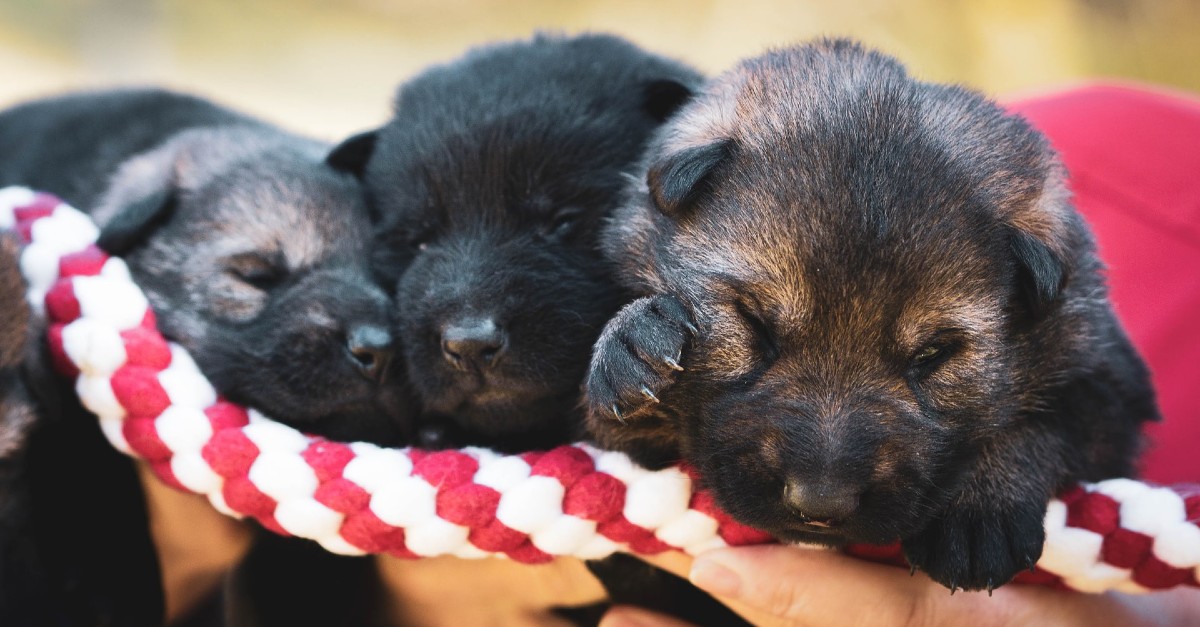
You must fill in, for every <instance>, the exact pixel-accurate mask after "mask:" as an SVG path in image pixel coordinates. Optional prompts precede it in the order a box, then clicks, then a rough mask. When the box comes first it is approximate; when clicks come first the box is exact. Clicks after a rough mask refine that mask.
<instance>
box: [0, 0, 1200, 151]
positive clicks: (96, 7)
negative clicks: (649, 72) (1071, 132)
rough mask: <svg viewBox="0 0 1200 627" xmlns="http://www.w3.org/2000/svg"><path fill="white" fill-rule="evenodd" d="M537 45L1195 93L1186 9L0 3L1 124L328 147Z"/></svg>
mask: <svg viewBox="0 0 1200 627" xmlns="http://www.w3.org/2000/svg"><path fill="white" fill-rule="evenodd" d="M536 29H549V30H560V31H566V32H579V31H584V30H597V31H611V32H615V33H619V34H622V35H625V36H627V37H629V38H630V39H633V40H634V41H636V42H637V43H639V44H641V45H643V46H645V47H647V48H650V49H652V50H655V51H658V52H662V53H665V54H668V55H672V56H675V57H677V58H680V59H683V60H685V61H688V62H691V63H693V64H695V65H697V66H699V67H700V68H702V69H704V70H706V71H709V72H717V71H720V70H721V69H723V68H725V67H727V66H729V65H730V64H731V63H733V62H734V61H735V60H737V59H739V58H742V57H746V56H751V55H755V54H757V53H759V52H761V51H762V50H764V49H765V48H767V47H769V46H777V45H783V44H787V43H790V42H795V41H800V40H804V39H806V38H810V37H813V36H817V35H850V36H853V37H857V38H859V39H862V40H864V41H866V42H867V43H869V44H871V45H873V46H876V47H879V48H882V49H883V50H885V51H887V52H890V53H892V54H894V55H896V56H898V57H900V58H901V59H902V60H903V61H905V62H906V63H907V64H908V65H909V67H910V68H911V70H912V71H913V72H914V73H915V74H916V75H918V76H920V77H923V78H927V79H931V80H938V81H953V82H961V83H966V84H969V85H972V86H975V87H977V88H980V89H982V90H984V91H986V92H988V93H990V94H993V95H998V96H1011V95H1013V94H1019V93H1026V92H1029V91H1036V90H1041V89H1047V88H1050V87H1053V86H1058V85H1062V84H1065V83H1069V82H1073V81H1078V80H1081V79H1086V78H1092V77H1118V78H1129V79H1134V80H1140V81H1147V82H1154V83H1160V84H1163V85H1167V86H1171V87H1175V88H1181V89H1186V90H1190V91H1197V92H1200V1H1196V0H976V1H973V2H968V1H965V0H964V1H956V0H905V1H900V0H891V1H889V0H793V1H772V2H754V1H751V0H667V1H664V2H649V1H640V0H618V1H611V2H602V1H579V2H568V1H566V0H407V1H396V0H342V1H340V2H334V1H320V0H241V1H218V0H157V1H152V0H0V106H6V105H8V104H11V103H14V102H17V101H19V100H22V99H26V98H30V97H34V96H39V95H45V94H49V93H55V92H59V91H63V90H67V89H74V88H80V87H94V86H109V85H117V84H122V85H123V84H139V83H156V84H162V85H167V86H171V87H176V88H181V89H187V90H191V91H195V92H198V93H201V94H204V95H207V96H210V97H213V98H216V99H218V100H220V101H223V102H225V103H227V104H231V105H234V106H237V107H241V108H243V109H246V110H249V111H251V112H254V113H257V114H259V115H263V116H266V117H268V118H269V119H272V120H275V121H278V122H282V123H284V124H285V125H287V126H289V127H291V128H293V129H296V130H302V131H306V132H308V133H310V134H314V135H317V136H320V137H324V138H327V139H337V138H339V137H341V136H343V135H345V134H347V133H350V132H353V131H356V130H360V129H363V128H366V127H369V126H372V125H374V124H377V123H379V122H381V121H382V120H383V119H384V118H385V117H386V115H387V108H388V100H389V96H390V94H391V92H392V90H393V88H394V87H395V85H396V84H397V83H398V82H399V81H401V80H403V79H404V78H405V77H407V76H410V75H412V74H413V73H415V72H417V71H418V70H419V69H420V68H422V67H423V66H425V65H427V64H430V63H435V62H439V61H446V60H449V59H452V58H454V57H455V56H457V55H458V54H460V53H461V52H462V51H463V50H465V49H466V48H468V47H469V46H471V45H473V44H478V43H481V42H486V41H492V40H497V39H507V38H514V37H523V36H526V35H528V34H529V33H531V32H532V31H534V30H536Z"/></svg>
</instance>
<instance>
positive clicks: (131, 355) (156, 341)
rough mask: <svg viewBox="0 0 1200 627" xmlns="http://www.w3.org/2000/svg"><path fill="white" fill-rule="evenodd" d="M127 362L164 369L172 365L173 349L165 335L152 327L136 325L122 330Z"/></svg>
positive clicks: (133, 364)
mask: <svg viewBox="0 0 1200 627" xmlns="http://www.w3.org/2000/svg"><path fill="white" fill-rule="evenodd" d="M121 342H122V343H123V344H124V345H125V363H126V364H129V365H132V366H144V367H146V368H152V369H154V370H163V369H165V368H166V367H167V366H169V365H171V349H170V347H168V346H167V341H166V340H165V339H163V336H162V335H160V334H159V333H157V332H156V331H153V330H151V329H146V328H143V327H134V328H132V329H126V330H124V331H121Z"/></svg>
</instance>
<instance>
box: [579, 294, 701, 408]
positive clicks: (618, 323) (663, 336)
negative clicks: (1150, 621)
mask: <svg viewBox="0 0 1200 627" xmlns="http://www.w3.org/2000/svg"><path fill="white" fill-rule="evenodd" d="M695 333H696V327H695V326H694V325H693V324H692V321H691V316H690V315H689V314H688V312H687V310H686V309H684V307H683V304H682V303H680V302H679V301H678V300H677V299H676V298H675V297H674V296H669V295H666V294H659V295H657V296H651V297H648V298H640V299H638V300H635V301H633V302H632V303H630V304H628V305H626V306H625V307H624V308H623V309H621V311H619V312H617V315H616V316H615V317H614V318H613V319H612V320H610V321H609V323H608V325H607V326H605V327H604V332H603V333H602V334H601V335H600V339H599V340H598V341H597V342H596V348H595V350H594V351H593V353H592V364H591V367H590V369H589V370H588V377H587V403H588V409H589V410H590V411H591V413H592V415H597V416H607V417H611V418H618V419H621V420H624V419H625V418H627V417H630V416H634V415H636V414H638V413H639V412H642V411H646V410H649V409H651V408H652V407H653V406H654V405H657V404H658V403H659V397H660V396H661V395H662V393H663V392H664V391H665V390H666V389H667V388H668V387H670V386H671V384H672V383H674V382H675V376H676V374H678V373H679V372H680V371H682V370H683V367H682V366H680V365H679V363H680V360H681V359H682V357H683V350H684V347H685V346H686V344H687V342H688V340H689V339H690V338H691V337H692V336H693V335H695Z"/></svg>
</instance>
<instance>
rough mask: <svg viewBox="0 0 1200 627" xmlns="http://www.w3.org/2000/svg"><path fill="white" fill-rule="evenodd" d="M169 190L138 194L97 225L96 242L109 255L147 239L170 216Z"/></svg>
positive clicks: (172, 207)
mask: <svg viewBox="0 0 1200 627" xmlns="http://www.w3.org/2000/svg"><path fill="white" fill-rule="evenodd" d="M171 192H172V190H169V189H162V190H158V191H155V192H153V193H151V194H149V195H147V196H143V197H141V198H137V199H135V200H133V201H131V202H130V203H129V204H128V205H126V206H125V208H124V209H123V210H121V212H120V213H118V214H117V215H116V216H115V217H114V218H113V219H112V220H110V221H109V222H108V223H107V224H105V225H104V228H102V229H100V238H99V239H98V240H97V242H96V245H98V246H99V247H100V248H102V249H104V250H105V251H107V252H108V253H109V254H112V255H124V254H126V253H128V252H129V251H131V250H133V249H135V248H137V247H138V246H140V245H142V243H143V242H145V241H146V239H147V238H149V237H150V235H152V234H153V233H154V231H156V230H158V227H160V226H162V225H163V224H165V223H166V222H167V220H169V219H170V218H171V214H172V213H173V211H174V209H175V198H174V194H172V193H171Z"/></svg>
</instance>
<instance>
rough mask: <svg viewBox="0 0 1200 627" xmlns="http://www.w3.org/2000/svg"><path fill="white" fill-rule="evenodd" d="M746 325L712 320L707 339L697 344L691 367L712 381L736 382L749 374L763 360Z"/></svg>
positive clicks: (728, 319)
mask: <svg viewBox="0 0 1200 627" xmlns="http://www.w3.org/2000/svg"><path fill="white" fill-rule="evenodd" d="M754 342H755V338H754V337H753V334H752V333H751V332H750V331H749V330H748V329H747V328H746V325H744V324H742V323H740V322H739V321H736V320H732V319H730V318H728V317H725V316H721V317H713V318H711V319H710V322H709V324H708V325H707V328H706V336H705V337H704V338H702V341H700V342H697V344H696V346H695V351H694V353H695V354H694V357H693V358H692V360H691V362H692V363H691V364H690V366H691V367H692V368H694V369H696V370H698V371H701V372H703V373H705V375H706V376H707V377H709V378H711V379H714V380H717V381H721V380H733V379H737V378H739V377H743V376H745V375H747V374H749V373H750V372H751V371H752V370H753V369H754V366H755V364H756V363H757V361H758V360H759V359H760V358H761V355H758V354H757V353H756V351H755V349H754V348H752V347H753V346H754Z"/></svg>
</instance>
